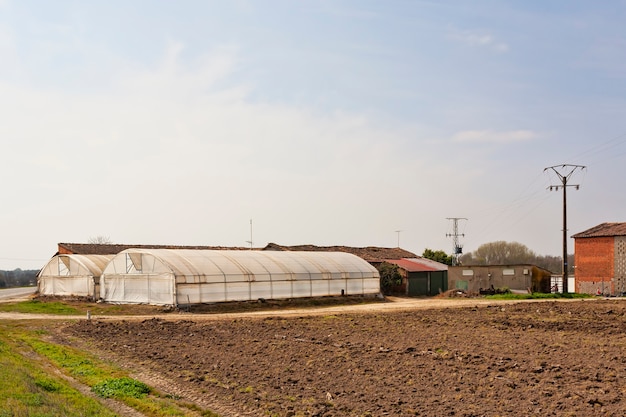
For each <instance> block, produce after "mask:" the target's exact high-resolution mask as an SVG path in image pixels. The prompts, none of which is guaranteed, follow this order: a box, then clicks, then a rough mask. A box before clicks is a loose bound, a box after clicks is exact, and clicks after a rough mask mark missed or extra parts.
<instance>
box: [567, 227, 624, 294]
mask: <svg viewBox="0 0 626 417" xmlns="http://www.w3.org/2000/svg"><path fill="white" fill-rule="evenodd" d="M573 238H574V265H576V292H580V293H587V294H598V293H601V294H604V295H623V294H625V293H626V223H602V224H599V225H597V226H595V227H592V228H591V229H587V230H585V231H583V232H580V233H577V234H575V235H574V236H573Z"/></svg>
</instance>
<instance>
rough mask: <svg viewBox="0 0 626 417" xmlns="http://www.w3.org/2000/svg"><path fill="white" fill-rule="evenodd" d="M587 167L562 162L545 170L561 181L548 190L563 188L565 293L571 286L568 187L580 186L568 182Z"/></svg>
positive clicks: (577, 187)
mask: <svg viewBox="0 0 626 417" xmlns="http://www.w3.org/2000/svg"><path fill="white" fill-rule="evenodd" d="M586 168H587V167H586V166H584V165H571V164H562V165H554V166H551V167H547V168H544V170H543V171H544V172H545V171H547V170H552V171H554V172H555V173H556V175H557V176H558V177H559V180H560V181H561V184H560V185H551V186H549V187H548V190H550V191H553V190H554V191H558V190H559V189H560V188H562V189H563V294H567V293H568V292H569V288H567V279H568V269H569V266H568V265H567V187H575V188H576V189H577V190H578V189H579V188H580V185H579V184H568V183H567V182H568V181H569V179H570V177H571V176H572V174H573V173H574V172H575V171H576V170H578V169H580V170H583V169H586Z"/></svg>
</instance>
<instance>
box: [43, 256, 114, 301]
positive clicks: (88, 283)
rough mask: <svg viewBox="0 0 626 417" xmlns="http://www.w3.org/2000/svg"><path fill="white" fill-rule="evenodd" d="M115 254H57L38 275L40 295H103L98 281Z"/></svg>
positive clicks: (95, 297)
mask: <svg viewBox="0 0 626 417" xmlns="http://www.w3.org/2000/svg"><path fill="white" fill-rule="evenodd" d="M112 258H113V255H56V256H54V257H52V259H50V260H49V261H48V263H47V264H46V265H45V266H44V267H43V268H42V269H41V271H39V274H37V290H38V292H39V294H41V295H57V296H79V297H93V298H94V299H97V298H98V296H99V294H100V288H99V281H100V275H101V274H102V271H103V270H104V267H105V266H106V265H107V263H109V261H110V260H111V259H112Z"/></svg>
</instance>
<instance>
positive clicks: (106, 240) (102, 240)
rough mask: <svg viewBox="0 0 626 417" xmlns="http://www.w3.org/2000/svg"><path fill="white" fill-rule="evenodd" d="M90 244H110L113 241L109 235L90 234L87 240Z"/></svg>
mask: <svg viewBox="0 0 626 417" xmlns="http://www.w3.org/2000/svg"><path fill="white" fill-rule="evenodd" d="M87 243H91V244H92V245H110V244H111V243H113V241H112V240H111V238H110V237H108V236H104V235H98V236H92V237H90V238H89V239H88V240H87Z"/></svg>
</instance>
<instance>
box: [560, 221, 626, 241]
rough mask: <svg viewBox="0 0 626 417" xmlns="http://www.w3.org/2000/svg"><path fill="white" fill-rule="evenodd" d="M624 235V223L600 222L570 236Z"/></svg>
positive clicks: (625, 228) (625, 234)
mask: <svg viewBox="0 0 626 417" xmlns="http://www.w3.org/2000/svg"><path fill="white" fill-rule="evenodd" d="M613 236H626V223H602V224H599V225H597V226H594V227H592V228H591V229H587V230H585V231H584V232H580V233H576V234H575V235H573V236H572V237H573V238H574V239H578V238H588V237H613Z"/></svg>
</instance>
